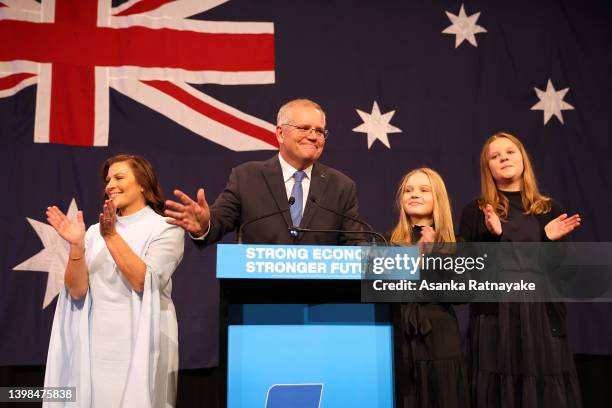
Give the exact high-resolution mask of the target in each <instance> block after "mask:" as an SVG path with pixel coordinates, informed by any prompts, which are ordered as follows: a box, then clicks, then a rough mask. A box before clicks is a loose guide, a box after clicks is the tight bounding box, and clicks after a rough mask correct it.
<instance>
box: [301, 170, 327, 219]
mask: <svg viewBox="0 0 612 408" xmlns="http://www.w3.org/2000/svg"><path fill="white" fill-rule="evenodd" d="M328 181H329V177H328V175H327V169H326V167H325V166H323V165H321V164H318V163H315V164H314V166H313V167H312V173H311V179H310V190H309V191H308V197H306V200H307V201H306V208H304V215H303V217H302V222H301V223H300V227H302V228H308V226H309V225H310V222H311V221H312V217H313V216H314V213H315V212H316V210H317V206H316V204H314V203H313V202H312V198H316V199H317V201H319V202H320V201H321V198H322V197H323V195H324V194H325V190H326V189H327V184H328Z"/></svg>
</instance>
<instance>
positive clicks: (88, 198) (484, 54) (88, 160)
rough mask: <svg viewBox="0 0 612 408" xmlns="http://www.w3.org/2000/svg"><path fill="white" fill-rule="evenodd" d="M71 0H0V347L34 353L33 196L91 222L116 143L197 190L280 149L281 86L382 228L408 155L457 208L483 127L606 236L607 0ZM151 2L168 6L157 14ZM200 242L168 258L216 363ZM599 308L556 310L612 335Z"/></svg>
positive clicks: (45, 304)
mask: <svg viewBox="0 0 612 408" xmlns="http://www.w3.org/2000/svg"><path fill="white" fill-rule="evenodd" d="M77 3H78V4H81V3H79V2H75V1H73V0H68V1H62V0H55V2H47V1H43V2H42V6H41V7H40V9H36V7H35V3H34V2H32V4H33V5H32V4H31V5H26V6H27V7H33V9H32V10H29V11H30V13H28V12H26V11H28V10H25V11H24V10H19V9H14V8H12V6H11V5H5V4H4V3H2V2H1V0H0V38H2V41H0V141H1V142H0V143H2V149H0V166H1V167H0V169H1V170H2V173H1V174H3V175H4V176H5V177H4V183H3V184H4V191H5V193H4V199H3V200H2V203H1V204H0V206H1V207H0V208H1V210H0V211H1V214H2V224H3V228H2V231H1V232H0V260H1V261H2V270H1V271H0V327H1V328H2V330H1V331H0V333H1V334H0V365H20V364H43V363H44V362H45V358H46V353H47V347H48V341H49V333H50V330H51V322H52V318H53V311H54V307H55V302H56V301H55V300H54V299H55V297H54V293H55V294H57V293H56V292H57V287H58V285H60V286H61V284H62V282H61V274H60V275H58V273H60V272H61V265H62V259H63V258H62V255H61V253H62V251H61V245H62V243H61V241H58V240H57V239H56V238H54V237H53V234H52V231H50V230H49V228H50V227H48V226H45V225H44V224H45V223H46V220H45V215H44V214H45V209H46V207H47V206H49V205H58V206H59V207H60V209H62V210H63V211H68V209H69V208H72V209H73V211H74V210H75V207H74V206H73V207H71V203H72V200H73V199H74V200H75V203H76V206H78V208H79V209H82V210H83V211H84V214H85V220H86V224H87V225H90V224H92V223H95V222H97V217H98V214H99V212H100V210H101V203H102V188H103V185H102V181H101V177H100V175H99V171H100V166H101V164H102V163H103V161H104V159H105V158H107V157H109V156H112V155H114V154H118V153H125V152H128V153H133V154H140V155H143V156H145V157H146V158H147V159H149V160H150V161H151V162H152V164H153V165H154V166H155V168H156V170H157V172H158V174H159V176H160V179H161V184H162V187H163V189H164V191H165V193H166V195H167V196H170V195H171V193H172V190H173V189H174V188H180V189H181V190H183V191H185V192H187V193H188V194H190V195H191V196H195V192H196V190H197V188H198V187H200V186H203V187H204V188H205V189H206V195H207V198H208V200H209V202H212V201H214V198H215V197H216V196H217V194H219V193H220V192H221V191H222V189H223V187H224V185H225V182H226V181H227V178H228V175H229V173H230V170H231V168H232V167H233V166H235V165H238V164H240V163H242V162H245V161H249V160H264V159H267V158H269V157H271V156H272V155H273V154H276V153H275V146H276V142H275V139H274V134H273V132H274V124H275V117H276V111H277V109H278V108H279V107H280V106H281V105H282V104H283V103H284V102H286V101H288V100H289V99H293V98H295V97H307V98H310V99H313V100H315V101H317V102H318V103H320V104H321V105H322V106H323V108H324V109H325V110H326V113H327V118H328V128H329V131H330V137H329V139H328V140H327V142H326V147H325V152H324V154H323V156H322V158H321V161H322V162H324V163H326V164H329V165H331V166H333V167H335V168H337V169H339V170H341V171H342V172H344V173H346V174H347V175H349V176H350V177H352V178H353V179H354V180H355V181H356V182H357V185H358V193H359V200H360V213H361V216H362V217H363V218H364V219H365V220H367V221H368V222H370V223H372V224H373V225H374V226H375V228H376V229H378V230H388V229H390V228H392V226H393V225H394V223H395V221H396V217H397V215H396V213H395V211H394V195H395V190H396V188H397V184H398V183H399V181H400V179H401V177H402V176H403V174H404V173H405V172H406V171H408V170H410V169H412V168H415V167H419V166H423V165H426V166H429V167H432V168H434V169H436V170H438V171H439V172H440V173H441V175H442V176H443V177H444V179H445V182H446V185H447V188H448V190H449V194H450V196H451V200H452V204H453V214H454V216H455V221H456V223H457V222H458V218H459V214H460V211H461V209H462V207H463V205H464V204H465V203H467V202H468V201H469V200H471V199H472V198H474V197H475V196H477V195H478V193H479V188H480V187H479V183H480V181H479V172H478V166H479V164H478V156H479V152H480V149H481V147H482V143H483V142H484V140H485V139H486V138H487V137H489V136H490V135H491V134H493V133H495V132H497V131H499V130H505V131H509V132H511V133H513V134H515V135H517V136H518V137H519V138H520V139H521V140H522V141H523V142H524V143H525V145H526V148H527V150H528V152H529V153H530V157H531V159H532V161H533V163H534V165H535V172H536V175H537V176H538V181H539V185H540V188H541V189H542V190H543V191H544V192H545V193H546V194H549V195H550V196H552V197H554V198H555V199H556V200H557V201H559V202H560V203H561V204H562V205H563V207H564V208H565V209H566V210H567V211H568V213H570V214H573V213H575V212H579V213H580V214H581V216H582V218H583V224H582V225H581V227H580V228H579V229H578V230H577V231H576V232H575V233H574V238H575V239H577V240H582V241H610V240H612V230H611V229H610V226H611V225H612V195H611V194H610V186H612V167H611V164H610V160H609V158H608V157H607V156H608V154H609V152H610V150H611V147H612V146H611V144H612V138H611V137H610V135H611V134H612V121H610V112H612V98H611V97H610V94H611V92H612V75H611V74H612V53H610V46H609V44H610V41H611V40H612V26H611V25H610V24H609V22H610V21H611V19H612V7H610V6H609V5H607V4H606V3H605V2H596V1H587V2H578V1H560V0H546V1H539V2H531V1H516V2H513V3H512V5H509V4H505V3H497V2H488V1H469V2H465V3H463V4H461V3H460V2H454V1H444V2H419V1H385V2H375V1H371V2H352V1H294V2H286V1H277V0H271V1H266V2H250V1H246V0H245V1H240V0H232V1H227V2H218V3H220V4H219V5H217V6H215V7H212V8H210V9H208V10H206V9H197V8H193V7H191V6H189V7H188V6H187V5H186V3H187V2H180V1H177V2H169V3H168V4H164V5H162V6H159V5H158V4H157V3H164V2H145V1H142V2H136V3H134V2H130V3H125V2H113V4H112V6H113V7H112V8H111V9H109V10H108V13H109V15H110V17H109V18H108V19H106V20H105V19H101V18H98V20H97V23H96V19H95V18H93V17H87V16H88V15H89V14H87V13H90V14H91V10H89V11H88V10H85V9H84V10H85V11H84V12H83V13H81V14H79V13H76V12H75V13H72V12H71V11H70V10H72V9H71V8H70V7H72V6H74V7H77V6H75V4H77ZM82 3H90V2H82ZM151 3H156V5H155V6H154V7H157V8H152V7H153V6H151ZM203 3H204V2H203ZM49 4H53V5H54V7H57V9H56V12H55V15H54V16H52V17H49V14H48V7H47V8H45V6H49ZM138 4H140V6H141V7H142V8H143V10H139V9H137V8H136V7H137V6H138ZM26 6H24V7H26ZM80 7H85V6H78V7H77V8H76V9H78V10H81V8H80ZM147 7H149V8H148V9H147ZM190 7H191V8H190ZM206 7H210V6H206ZM36 13H38V14H36ZM100 13H101V12H100ZM160 14H161V15H166V16H167V17H168V18H167V19H166V20H164V21H170V22H171V23H167V24H169V26H167V27H166V26H164V27H156V26H154V23H153V22H152V21H159V19H158V20H155V19H153V18H151V17H154V16H158V15H160ZM30 15H36V16H39V17H40V18H38V17H37V19H32V18H30V17H27V16H30ZM94 17H95V13H94ZM98 17H100V16H98ZM50 18H51V20H49V19H50ZM52 18H54V19H55V20H53V19H52ZM72 19H76V20H78V21H77V22H78V24H81V25H84V26H87V27H89V29H91V27H95V30H94V31H95V33H96V34H95V35H94V36H93V37H92V38H87V39H86V40H83V43H82V46H83V47H84V48H79V47H80V46H81V45H79V44H80V43H79V44H76V43H75V44H73V45H72V46H71V47H72V48H71V47H68V46H66V45H65V43H62V44H61V45H62V47H63V48H62V47H60V46H59V45H58V44H55V45H54V42H53V41H51V40H49V39H56V40H57V41H59V40H58V39H61V38H72V39H74V38H82V35H85V34H82V33H89V32H90V31H86V30H84V31H82V32H81V31H78V29H79V28H78V25H77V28H74V27H75V25H74V24H73V25H70V24H67V22H68V23H70V22H73V20H72ZM41 22H45V24H44V25H42V23H41ZM109 22H110V23H109ZM228 22H229V23H228ZM238 23H240V24H238ZM37 24H38V25H37ZM62 24H64V25H63V26H62ZM88 24H89V25H88ZM104 24H106V26H104ZM156 24H162V23H156ZM163 24H166V23H163ZM101 26H102V28H99V27H101ZM70 27H72V28H70ZM73 29H74V30H77V31H78V32H77V31H75V32H71V31H69V30H73ZM96 30H97V31H96ZM219 32H220V33H222V34H221V35H219ZM71 33H72V34H74V33H77V34H79V33H81V34H79V35H76V34H75V35H73V36H71ZM211 33H212V34H211ZM128 40H129V41H128ZM45 41H47V42H45ZM43 43H44V44H43ZM132 43H135V44H136V45H135V46H132ZM37 44H38V45H37ZM41 44H42V45H41ZM39 45H40V46H39ZM120 45H121V46H120ZM231 239H232V237H228V238H227V241H228V242H231ZM37 254H39V255H37ZM35 256H36V257H37V258H33V257H35ZM64 257H65V255H64ZM214 261H215V254H214V248H208V249H206V250H203V251H198V250H196V249H195V248H194V247H193V246H191V245H190V244H187V247H186V251H185V256H184V260H183V263H182V264H181V265H180V267H179V268H178V270H177V271H176V272H175V274H174V278H173V279H174V288H173V289H174V290H173V298H174V302H175V305H176V308H177V314H178V318H179V340H180V358H181V367H182V368H196V367H210V366H214V365H215V364H216V363H217V348H218V344H217V341H218V340H217V338H218V331H217V330H218V329H217V325H218V299H219V295H218V283H217V281H216V279H215V278H214ZM16 267H17V268H16ZM58 271H60V272H58ZM611 311H612V308H611V307H610V305H608V304H599V305H581V307H580V308H573V309H572V310H571V311H570V330H569V336H570V337H571V341H572V343H573V346H574V350H575V351H577V352H587V353H598V354H612V341H611V340H612V328H611V327H610V325H608V324H601V323H602V321H605V320H604V318H603V317H604V316H609V314H610V312H611Z"/></svg>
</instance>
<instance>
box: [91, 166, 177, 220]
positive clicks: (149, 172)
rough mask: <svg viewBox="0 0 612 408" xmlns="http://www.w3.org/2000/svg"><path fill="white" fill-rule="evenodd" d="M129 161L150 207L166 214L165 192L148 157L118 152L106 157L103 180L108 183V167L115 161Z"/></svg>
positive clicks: (106, 196)
mask: <svg viewBox="0 0 612 408" xmlns="http://www.w3.org/2000/svg"><path fill="white" fill-rule="evenodd" d="M120 162H127V163H128V165H129V166H130V168H131V169H132V171H133V172H134V177H135V178H136V182H138V184H139V185H140V186H141V187H142V188H143V190H144V191H143V195H144V198H145V201H146V203H147V205H148V206H149V207H151V208H152V209H153V211H155V212H156V213H158V214H159V215H164V207H165V205H164V201H165V199H164V193H162V190H161V187H160V186H159V181H158V179H157V174H156V173H155V169H153V166H152V165H151V163H149V161H148V160H147V159H145V158H144V157H142V156H136V155H132V154H118V155H116V156H113V157H109V158H108V159H106V161H105V162H104V164H103V165H102V182H103V183H104V185H106V176H107V175H108V169H109V168H110V166H112V165H113V164H115V163H120ZM104 199H105V200H107V199H108V195H107V194H106V190H104Z"/></svg>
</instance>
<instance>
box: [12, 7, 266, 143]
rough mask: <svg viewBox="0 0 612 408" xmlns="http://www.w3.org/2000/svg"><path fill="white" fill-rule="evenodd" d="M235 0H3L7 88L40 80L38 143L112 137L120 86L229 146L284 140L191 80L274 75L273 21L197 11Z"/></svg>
mask: <svg viewBox="0 0 612 408" xmlns="http://www.w3.org/2000/svg"><path fill="white" fill-rule="evenodd" d="M226 1H227V0H176V1H175V0H130V1H127V2H125V3H123V4H121V5H119V6H116V7H112V3H111V0H99V1H97V2H96V1H83V0H43V1H42V2H41V3H38V2H36V1H33V0H1V1H0V38H2V39H3V40H2V41H0V97H8V96H12V95H14V94H15V93H17V92H19V91H20V90H22V89H23V88H25V87H27V86H30V85H33V84H37V85H38V87H37V91H36V113H35V124H34V142H35V143H58V144H66V145H73V146H108V144H109V87H110V88H113V89H115V90H117V91H119V92H121V93H123V94H125V95H126V96H128V97H130V98H132V99H134V100H135V101H138V102H140V103H142V104H144V105H146V106H148V107H150V108H151V109H154V110H156V111H157V112H159V113H161V114H162V115H165V116H167V117H168V118H170V119H172V120H174V121H175V122H177V123H179V124H180V125H182V126H184V127H186V128H188V129H189V130H191V131H193V132H194V133H196V134H198V135H200V136H202V137H204V138H207V139H209V140H211V141H213V142H215V143H218V144H220V145H223V146H225V147H227V148H228V149H231V150H234V151H247V150H268V149H275V148H276V146H277V142H276V138H275V136H274V125H272V124H270V123H268V122H266V121H264V120H261V119H259V118H256V117H254V116H251V115H249V114H248V113H245V112H242V111H240V110H238V109H235V108H233V107H232V106H229V105H227V104H225V103H223V102H221V101H219V100H217V99H215V98H213V97H211V96H210V95H207V94H205V93H203V92H201V91H200V90H198V89H196V88H194V87H193V86H192V85H190V84H220V85H246V84H272V83H274V25H273V23H268V22H227V21H221V22H217V21H203V20H193V19H189V18H188V17H190V16H193V15H195V14H199V13H202V12H205V11H207V10H209V9H212V8H214V7H216V6H218V5H220V4H223V3H225V2H226ZM7 39H8V40H7Z"/></svg>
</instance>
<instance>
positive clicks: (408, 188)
mask: <svg viewBox="0 0 612 408" xmlns="http://www.w3.org/2000/svg"><path fill="white" fill-rule="evenodd" d="M433 201H434V200H433V191H432V188H431V182H430V181H429V177H428V176H427V174H425V173H415V174H413V175H412V176H410V177H408V180H406V183H405V184H404V193H403V196H402V208H403V209H404V212H405V213H406V215H407V216H408V218H409V219H410V220H411V221H410V222H411V224H414V223H415V222H414V220H416V219H424V218H432V217H433V205H434V203H433Z"/></svg>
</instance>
